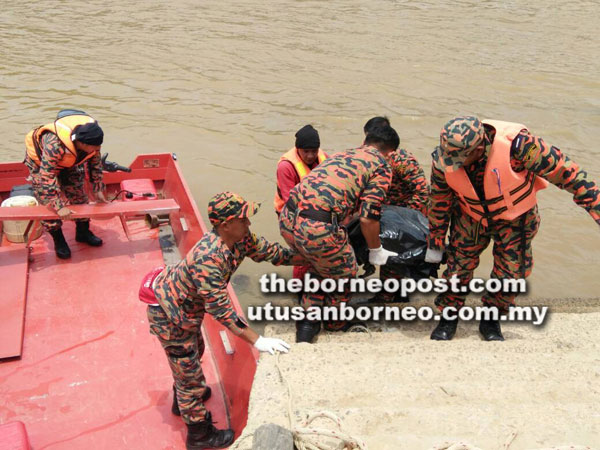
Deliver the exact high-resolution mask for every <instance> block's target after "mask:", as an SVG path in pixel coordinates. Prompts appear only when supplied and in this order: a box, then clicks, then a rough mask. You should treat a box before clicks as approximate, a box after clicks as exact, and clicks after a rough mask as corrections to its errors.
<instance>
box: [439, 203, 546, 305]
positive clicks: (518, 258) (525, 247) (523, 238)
mask: <svg viewBox="0 0 600 450" xmlns="http://www.w3.org/2000/svg"><path fill="white" fill-rule="evenodd" d="M455 211H456V210H455ZM539 225H540V216H539V213H538V209H537V206H535V207H533V208H532V209H530V210H529V211H527V212H526V213H525V214H523V215H521V216H520V217H518V218H517V219H515V220H512V221H507V220H498V221H496V222H492V223H490V224H489V226H487V227H483V226H482V225H480V224H478V222H477V221H475V220H474V219H472V218H471V217H470V216H468V215H467V214H461V213H460V210H458V211H457V212H455V213H454V214H453V217H452V221H451V227H450V237H449V244H448V248H447V255H448V262H447V267H446V270H445V271H444V275H443V277H444V278H445V279H450V278H451V277H452V276H453V275H456V276H457V277H458V278H459V279H460V281H461V283H460V285H461V286H467V284H468V283H469V281H471V279H472V278H473V271H474V270H475V269H476V268H477V266H479V256H480V255H481V253H482V252H483V251H484V250H485V249H486V248H487V247H488V245H489V244H490V242H491V241H492V240H493V241H494V247H493V256H494V267H493V268H492V273H491V274H490V277H491V278H497V279H505V278H526V277H528V276H529V275H530V274H531V270H532V268H533V252H532V248H531V242H532V240H533V238H534V237H535V235H536V234H537V231H538V228H539ZM465 297H466V295H460V294H455V293H450V292H446V293H443V294H440V295H438V296H437V298H436V300H435V304H436V305H437V306H438V307H439V308H444V307H446V306H453V307H456V308H460V307H461V306H463V305H464V302H465ZM515 297H516V295H515V294H514V293H503V292H498V293H488V292H486V293H485V294H484V295H483V296H482V298H481V301H482V302H483V304H484V305H486V306H496V307H497V308H498V309H499V310H500V311H501V312H502V313H506V312H507V311H508V308H509V307H510V306H513V305H514V304H515Z"/></svg>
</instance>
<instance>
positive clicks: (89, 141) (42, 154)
mask: <svg viewBox="0 0 600 450" xmlns="http://www.w3.org/2000/svg"><path fill="white" fill-rule="evenodd" d="M103 139H104V132H103V131H102V128H100V125H98V122H97V121H96V120H95V119H93V118H92V117H90V116H88V115H87V114H86V113H84V112H83V111H79V110H62V111H60V112H59V113H58V115H57V117H56V120H55V121H54V122H51V123H49V124H47V125H43V126H40V127H37V128H35V129H33V130H32V131H30V132H29V133H28V134H27V136H26V137H25V147H26V155H25V161H24V162H25V165H26V166H27V168H28V169H29V173H30V177H29V180H30V181H31V183H32V184H33V192H34V195H35V197H36V198H37V200H38V201H39V202H40V203H41V204H42V205H49V206H51V207H52V208H53V209H54V210H55V211H56V213H57V214H58V217H59V218H60V219H61V220H68V219H70V218H71V214H72V211H71V210H70V209H69V208H68V206H66V203H65V202H64V201H63V199H62V198H61V194H63V195H64V196H65V197H66V199H67V201H68V203H70V204H73V205H79V204H83V203H88V196H87V194H86V192H85V188H84V186H85V166H86V165H87V166H88V169H89V174H90V181H91V184H92V190H93V191H94V193H95V196H96V200H97V201H98V202H102V203H105V202H106V198H105V196H104V183H103V181H102V162H101V158H100V148H101V146H102V141H103ZM86 163H87V164H86ZM61 220H44V221H42V225H43V226H44V228H45V229H46V231H48V232H49V233H50V234H51V235H52V239H53V240H54V251H55V252H56V256H58V257H59V258H61V259H68V258H70V257H71V250H70V249H69V246H68V244H67V241H66V240H65V237H64V235H63V232H62V222H61ZM75 226H76V230H77V231H76V234H75V240H76V241H77V242H84V243H86V244H88V245H91V246H94V247H98V246H100V245H102V239H100V238H99V237H97V236H95V235H94V233H92V232H91V231H90V221H89V219H76V220H75Z"/></svg>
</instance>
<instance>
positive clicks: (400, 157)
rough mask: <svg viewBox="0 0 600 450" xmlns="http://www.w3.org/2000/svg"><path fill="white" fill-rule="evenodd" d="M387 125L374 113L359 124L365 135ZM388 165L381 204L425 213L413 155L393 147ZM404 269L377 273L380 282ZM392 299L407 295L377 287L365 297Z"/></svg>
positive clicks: (421, 177)
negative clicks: (389, 176) (389, 170)
mask: <svg viewBox="0 0 600 450" xmlns="http://www.w3.org/2000/svg"><path fill="white" fill-rule="evenodd" d="M382 125H384V126H385V125H387V126H390V121H389V119H388V118H387V117H385V116H377V117H373V118H371V119H369V120H368V121H367V123H365V125H364V127H363V131H364V133H365V136H366V135H367V133H368V132H369V131H370V130H371V129H372V128H373V127H376V126H382ZM388 162H389V164H390V166H391V168H392V182H391V184H390V188H389V189H388V192H387V196H386V200H385V204H386V205H395V206H403V207H405V208H411V209H414V210H416V211H419V212H420V213H422V214H423V215H425V216H426V215H427V203H428V201H429V186H428V183H427V178H426V177H425V172H423V169H422V168H421V166H420V165H419V162H418V161H417V159H416V158H415V157H414V155H413V154H412V153H411V152H409V151H408V150H405V149H403V148H398V149H397V150H396V151H394V152H393V153H392V154H391V156H390V159H389V160H388ZM404 275H405V273H404V272H403V271H402V270H401V269H399V268H398V267H390V266H387V265H383V266H381V267H380V268H379V277H380V279H381V281H382V283H383V282H385V280H387V279H390V278H396V279H398V280H400V279H402V278H404ZM393 301H401V302H406V301H408V298H406V297H402V296H401V295H400V293H399V292H398V293H396V294H394V293H391V292H386V291H381V292H380V293H378V294H377V295H376V296H375V297H373V298H372V299H370V300H369V302H370V303H380V302H381V303H388V302H393Z"/></svg>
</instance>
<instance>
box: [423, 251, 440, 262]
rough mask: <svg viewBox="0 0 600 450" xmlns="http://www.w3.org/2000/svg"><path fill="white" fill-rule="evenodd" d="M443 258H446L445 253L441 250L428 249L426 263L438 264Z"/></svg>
mask: <svg viewBox="0 0 600 450" xmlns="http://www.w3.org/2000/svg"><path fill="white" fill-rule="evenodd" d="M442 256H444V252H443V251H441V250H436V249H434V248H428V249H427V252H426V253H425V262H426V263H432V264H437V263H439V262H440V261H441V260H442Z"/></svg>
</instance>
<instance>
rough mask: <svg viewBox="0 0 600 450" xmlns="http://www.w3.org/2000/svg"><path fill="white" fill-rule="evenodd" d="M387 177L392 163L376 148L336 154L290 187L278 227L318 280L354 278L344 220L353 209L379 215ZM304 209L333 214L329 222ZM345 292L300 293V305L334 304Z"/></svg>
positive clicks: (369, 215)
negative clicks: (311, 214)
mask: <svg viewBox="0 0 600 450" xmlns="http://www.w3.org/2000/svg"><path fill="white" fill-rule="evenodd" d="M390 182H391V168H390V166H389V164H388V163H387V161H386V159H385V158H384V157H383V155H382V154H381V153H380V152H379V151H378V150H377V149H375V148H374V147H370V146H363V147H360V148H357V149H353V150H347V151H345V152H341V153H337V154H335V155H333V156H331V157H329V158H328V159H326V160H325V161H323V162H322V163H321V164H319V166H317V167H316V168H315V169H313V170H312V171H311V172H310V173H309V174H308V175H307V176H306V177H304V178H303V179H302V181H301V182H300V184H298V185H297V186H296V187H294V188H293V189H292V191H291V192H290V198H289V200H288V202H287V203H286V206H284V208H283V210H282V211H281V214H280V216H279V229H280V231H281V235H282V236H283V238H284V239H285V241H286V242H287V243H288V245H289V246H290V247H291V248H292V249H295V250H296V251H298V253H299V254H300V255H302V256H303V257H304V258H305V259H306V260H307V261H308V262H309V263H310V264H311V268H310V269H309V273H311V275H314V276H315V277H316V278H318V279H323V278H332V279H341V278H354V277H356V275H357V272H358V267H357V263H356V257H355V255H354V251H353V250H352V247H351V245H350V243H349V242H348V235H347V233H346V231H345V229H344V228H342V227H339V226H338V223H341V222H343V221H344V220H346V219H347V218H349V217H350V216H351V215H352V214H354V213H355V212H358V214H359V216H360V217H365V218H369V219H374V220H379V219H380V217H381V206H382V204H383V203H384V200H385V195H386V192H387V190H388V189H389V186H390ZM305 211H318V212H324V213H327V214H331V215H332V217H333V218H335V220H334V221H332V222H333V223H327V222H323V221H319V220H315V219H312V218H309V217H304V216H303V212H305ZM348 299H349V293H347V292H345V293H332V294H325V293H322V292H317V293H308V292H306V293H304V294H303V296H302V302H301V303H302V306H304V308H305V309H306V308H308V307H310V306H324V305H332V306H338V305H339V304H340V303H341V302H345V301H348Z"/></svg>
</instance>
